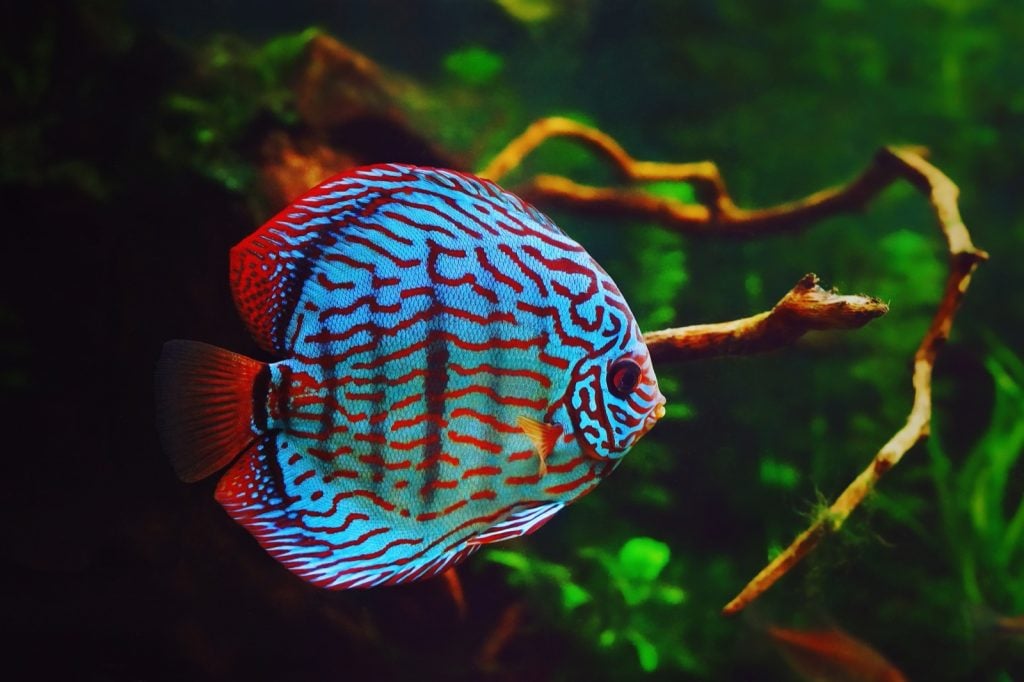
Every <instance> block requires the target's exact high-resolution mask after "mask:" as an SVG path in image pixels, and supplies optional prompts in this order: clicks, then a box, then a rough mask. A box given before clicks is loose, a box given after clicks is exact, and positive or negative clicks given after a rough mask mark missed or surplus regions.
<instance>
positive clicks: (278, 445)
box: [157, 165, 665, 589]
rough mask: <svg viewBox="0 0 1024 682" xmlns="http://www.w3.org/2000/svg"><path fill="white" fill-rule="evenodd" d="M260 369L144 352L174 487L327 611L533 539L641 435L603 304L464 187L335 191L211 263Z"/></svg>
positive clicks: (385, 175) (442, 184)
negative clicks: (498, 546) (504, 544)
mask: <svg viewBox="0 0 1024 682" xmlns="http://www.w3.org/2000/svg"><path fill="white" fill-rule="evenodd" d="M231 285H232V291H233V294H234V298H235V302H236V304H237V307H238V309H239V311H240V312H241V314H242V317H243V318H244V320H245V322H246V324H247V325H248V327H249V330H250V331H251V332H252V334H253V335H254V336H255V338H256V340H257V341H258V342H259V344H260V346H262V347H263V348H264V349H266V350H267V351H269V352H271V353H273V354H275V355H276V356H278V357H281V358H283V359H282V360H280V361H279V362H273V363H269V364H265V363H262V362H258V361H256V360H253V359H250V358H247V357H244V356H242V355H238V354H235V353H232V352H230V351H226V350H223V349H220V348H216V347H214V346H209V345H206V344H203V343H198V342H193V341H171V342H168V343H167V344H165V346H164V351H163V355H162V357H161V359H160V362H159V365H158V370H157V397H158V403H159V404H158V408H159V415H160V416H159V427H160V432H161V439H162V441H163V444H164V447H165V449H166V450H167V451H168V453H169V455H170V457H171V461H172V463H173V465H174V467H175V469H176V471H177V473H178V475H179V476H180V477H181V478H182V479H184V480H186V481H196V480H199V479H202V478H205V477H207V476H210V475H212V474H214V473H216V472H217V471H219V470H221V469H223V468H224V467H228V469H227V472H226V473H225V474H224V475H223V477H222V478H221V480H220V482H219V484H218V485H217V491H216V498H217V500H218V501H219V502H220V503H221V504H222V505H223V506H224V508H225V509H226V510H227V511H228V513H229V514H230V515H231V516H232V517H234V518H235V520H237V521H238V522H239V523H241V524H242V525H243V526H245V527H246V528H247V529H248V530H249V531H250V532H251V533H252V534H253V535H254V536H255V537H256V539H257V540H259V542H260V543H261V544H262V545H263V546H264V547H265V548H266V549H267V551H269V552H270V553H271V554H272V555H273V556H274V557H276V558H277V559H278V560H280V561H281V562H282V563H283V564H284V565H285V566H287V567H288V568H289V569H290V570H292V571H294V572H295V573H297V574H298V575H300V576H302V577H303V578H305V579H306V580H309V581H311V582H313V583H316V584H317V585H321V586H323V587H328V588H334V589H341V588H349V587H372V586H376V585H391V584H397V583H402V582H408V581H413V580H419V579H422V578H426V577H428V576H431V575H435V574H437V573H438V572H440V571H443V570H445V569H446V568H448V567H449V566H452V565H454V564H456V563H457V562H459V561H461V560H463V559H464V558H465V557H466V556H467V555H469V554H470V553H472V552H473V551H474V550H476V549H477V548H479V547H480V546H481V545H484V544H487V543H491V542H497V541H501V540H507V539H510V538H515V537H518V536H521V535H526V534H528V533H532V532H533V531H535V530H537V528H539V527H540V526H541V525H542V524H543V523H544V522H545V521H547V520H548V519H550V518H551V516H552V515H553V514H555V513H556V512H558V511H559V510H560V509H562V508H563V507H564V506H565V505H567V504H569V503H571V502H572V501H573V500H576V499H577V498H579V497H580V496H582V495H584V494H586V493H588V492H589V491H591V490H592V489H593V488H594V487H595V486H596V485H597V484H598V483H599V482H600V481H601V479H603V478H604V477H605V476H607V475H608V474H609V473H610V472H611V471H612V470H613V469H615V467H616V465H617V464H618V463H619V461H620V460H621V458H622V456H623V455H625V454H626V452H627V451H628V450H629V449H630V447H631V446H632V445H633V444H634V443H636V441H637V440H638V439H639V438H640V437H641V436H642V435H643V434H644V433H646V432H647V431H648V429H650V428H651V427H652V426H653V425H654V423H655V422H656V421H657V419H658V418H659V417H661V416H662V415H663V414H664V407H663V405H664V402H665V399H664V398H663V397H662V395H661V393H660V391H659V390H658V384H657V379H656V378H655V376H654V371H653V369H652V368H651V362H650V357H649V355H648V352H647V347H646V345H645V344H644V341H643V338H642V336H641V334H640V330H639V328H638V327H637V324H636V320H634V319H633V315H632V314H631V312H630V310H629V307H628V306H627V305H626V302H625V300H623V297H622V294H621V293H620V292H619V290H618V288H617V287H616V286H615V283H614V282H612V280H611V278H610V277H609V276H608V275H607V273H605V272H604V270H603V269H601V267H600V266H599V265H598V264H597V263H596V262H595V261H594V260H593V259H592V258H591V257H590V255H588V254H587V252H586V251H585V250H584V249H583V247H582V246H580V245H579V244H578V243H576V242H575V241H573V240H572V239H570V238H569V237H568V236H566V235H565V233H564V232H562V231H561V230H560V229H559V228H558V227H556V226H555V225H554V223H552V222H551V220H549V219H548V218H547V217H546V216H544V215H542V214H541V213H540V212H538V211H537V210H536V209H534V208H533V207H531V206H529V205H527V204H526V203H524V202H523V201H521V200H520V199H518V198H516V197H515V196H513V195H511V194H509V193H507V192H504V191H503V190H501V189H500V188H499V187H497V186H496V185H494V184H493V183H490V182H488V181H485V180H481V179H479V178H475V177H472V176H469V175H464V174H461V173H456V172H453V171H447V170H438V169H430V168H418V167H413V166H404V165H379V166H370V167H364V168H358V169H355V170H353V171H350V172H347V173H343V174H341V175H338V176H335V177H333V178H331V179H329V180H327V181H325V182H324V183H322V184H320V185H319V186H317V187H316V188H314V189H313V190H311V191H310V192H309V193H307V194H306V195H305V196H303V197H302V198H300V199H298V200H297V201H295V202H294V203H293V204H292V205H291V206H289V207H288V208H286V209H285V210H284V211H282V212H281V213H280V214H278V215H277V216H276V217H274V218H273V219H272V220H270V221H269V222H268V223H267V224H266V225H264V226H263V227H261V228H260V229H259V230H257V231H256V232H255V233H253V234H252V235H250V236H249V237H248V238H246V239H245V240H243V241H242V242H241V243H239V244H238V245H237V246H235V247H234V248H233V249H232V251H231Z"/></svg>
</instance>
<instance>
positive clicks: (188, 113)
mask: <svg viewBox="0 0 1024 682" xmlns="http://www.w3.org/2000/svg"><path fill="white" fill-rule="evenodd" d="M320 34H321V31H320V30H319V29H316V28H308V29H306V30H304V31H300V32H298V33H290V34H285V35H281V36H278V37H276V38H274V39H272V40H269V41H267V42H266V43H264V44H262V45H253V44H251V43H249V42H246V41H244V40H241V39H239V38H236V37H233V36H218V37H215V38H213V39H211V40H210V42H209V43H207V44H206V45H205V46H203V47H202V48H201V49H200V50H198V51H197V53H196V57H195V60H196V71H197V74H198V78H197V81H196V82H195V83H193V84H192V85H190V86H189V87H188V88H185V89H181V90H178V91H174V92H171V93H169V94H168V95H167V96H166V97H165V99H164V107H165V110H166V111H167V113H168V115H169V118H170V120H171V123H170V125H168V126H167V129H166V130H165V131H164V133H163V135H162V138H161V139H160V140H159V142H158V151H159V152H160V154H161V155H162V156H163V157H164V158H168V159H173V160H177V161H179V162H181V163H184V164H185V165H188V166H191V167H192V168H194V169H195V170H197V171H198V172H199V173H200V174H202V175H204V176H206V177H208V178H211V179H213V180H215V181H216V182H217V183H219V184H221V185H223V186H224V187H226V188H227V189H229V190H231V191H235V192H242V191H247V190H248V189H250V188H251V186H252V184H253V182H254V181H255V179H256V170H257V169H256V168H254V166H253V163H252V159H250V158H247V157H246V156H245V155H244V150H243V149H242V147H243V146H244V145H243V138H244V137H245V135H246V132H247V131H248V130H249V128H250V127H251V126H252V125H253V124H254V122H255V121H256V120H257V119H258V118H259V117H260V116H261V115H268V116H270V117H271V118H272V119H273V120H275V121H277V122H279V123H280V124H281V125H282V126H287V125H292V124H294V123H295V122H296V121H297V120H298V114H297V112H296V102H295V94H294V91H293V89H292V87H291V86H290V83H289V78H290V77H291V76H292V75H293V71H294V68H295V66H296V64H297V63H298V62H299V60H300V59H301V57H302V55H303V54H304V51H305V49H306V47H307V45H308V44H309V42H310V41H311V40H313V39H314V38H315V37H316V36H318V35H320Z"/></svg>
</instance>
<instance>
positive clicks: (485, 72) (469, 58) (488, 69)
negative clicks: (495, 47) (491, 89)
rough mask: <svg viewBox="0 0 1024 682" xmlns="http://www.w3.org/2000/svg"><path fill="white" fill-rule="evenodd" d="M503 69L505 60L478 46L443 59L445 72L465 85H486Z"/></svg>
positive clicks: (452, 53)
mask: <svg viewBox="0 0 1024 682" xmlns="http://www.w3.org/2000/svg"><path fill="white" fill-rule="evenodd" d="M504 67H505V60H504V59H502V57H501V55H499V54H497V53H496V52H491V51H490V50H488V49H485V48H483V47H480V46H479V45H472V46H470V47H464V48H462V49H461V50H456V51H454V52H451V53H449V54H448V55H447V56H446V57H445V58H444V68H445V71H447V72H448V73H450V74H452V75H453V76H455V77H456V78H458V79H459V80H461V81H462V82H464V83H466V84H467V85H474V86H480V85H487V84H488V83H490V82H491V81H493V80H494V79H495V77H497V75H498V74H499V73H501V70H502V69H503V68H504Z"/></svg>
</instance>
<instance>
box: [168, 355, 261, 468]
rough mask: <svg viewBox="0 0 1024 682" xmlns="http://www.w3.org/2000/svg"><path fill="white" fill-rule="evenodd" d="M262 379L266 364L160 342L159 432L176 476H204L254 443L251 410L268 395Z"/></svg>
mask: <svg viewBox="0 0 1024 682" xmlns="http://www.w3.org/2000/svg"><path fill="white" fill-rule="evenodd" d="M266 377H267V365H266V364H265V363H262V362H259V361H257V360H253V359H252V358H248V357H246V356H244V355H239V354H238V353H232V352H231V351H229V350H224V349H223V348H218V347H217V346H211V345H209V344H206V343H200V342H198V341H183V340H174V341H168V342H167V343H165V344H164V348H163V352H162V353H161V355H160V360H159V361H158V362H157V365H156V406H157V431H158V432H159V436H160V443H161V445H163V448H164V451H165V452H166V453H167V454H168V455H169V456H170V459H171V465H172V466H173V467H174V471H175V473H177V474H178V478H180V479H181V480H183V481H188V482H192V481H198V480H200V479H203V478H206V477H207V476H209V475H211V474H214V473H216V472H217V471H219V470H220V469H223V468H224V467H226V466H227V465H228V464H230V463H231V462H232V461H233V460H234V459H235V458H236V457H238V455H240V454H241V453H242V452H243V451H245V450H246V449H247V448H248V447H249V446H250V445H252V443H253V441H255V440H256V438H257V437H258V436H259V435H260V431H259V429H258V428H257V427H256V426H255V425H254V421H253V414H254V408H255V407H256V405H257V404H263V401H265V399H266V393H265V380H266ZM260 385H264V390H263V392H262V394H261V395H257V393H258V392H259V391H260V389H259V386H260Z"/></svg>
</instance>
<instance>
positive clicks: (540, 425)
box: [516, 417, 562, 476]
mask: <svg viewBox="0 0 1024 682" xmlns="http://www.w3.org/2000/svg"><path fill="white" fill-rule="evenodd" d="M516 421H517V422H518V423H519V428H521V429H522V430H523V433H525V434H526V435H527V437H528V438H529V439H530V442H531V443H532V444H533V449H534V450H536V451H537V456H538V457H539V458H540V475H541V476H543V475H544V474H546V473H547V472H548V463H547V462H548V455H550V454H551V451H552V450H554V449H555V443H556V442H557V441H558V439H559V438H560V437H561V435H562V427H561V426H555V425H553V424H545V423H544V422H539V421H537V420H536V419H531V418H530V417H519V419H517V420H516Z"/></svg>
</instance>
